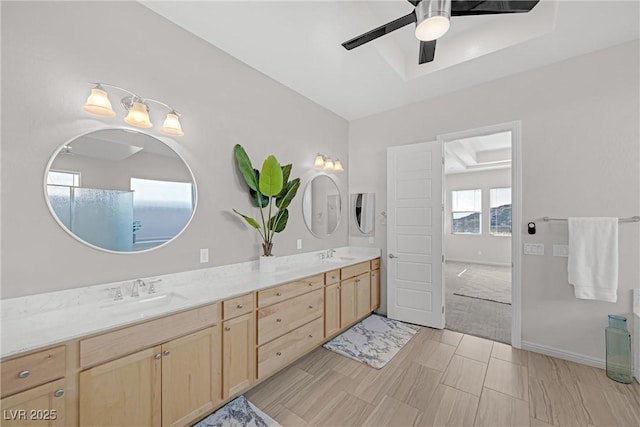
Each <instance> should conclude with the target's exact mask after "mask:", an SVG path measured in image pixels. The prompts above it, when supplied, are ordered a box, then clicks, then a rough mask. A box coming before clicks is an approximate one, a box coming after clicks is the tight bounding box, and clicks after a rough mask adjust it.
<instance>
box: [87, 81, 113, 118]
mask: <svg viewBox="0 0 640 427" xmlns="http://www.w3.org/2000/svg"><path fill="white" fill-rule="evenodd" d="M82 109H83V110H84V111H86V112H88V113H91V114H95V115H96V116H104V117H113V116H115V115H116V112H115V111H113V108H111V102H110V101H109V95H107V92H105V91H104V90H103V89H100V88H97V87H96V88H93V89H91V95H89V97H88V98H87V103H86V104H84V106H83V107H82Z"/></svg>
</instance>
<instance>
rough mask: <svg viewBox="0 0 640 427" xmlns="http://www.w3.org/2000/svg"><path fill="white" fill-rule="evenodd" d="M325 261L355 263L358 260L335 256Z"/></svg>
mask: <svg viewBox="0 0 640 427" xmlns="http://www.w3.org/2000/svg"><path fill="white" fill-rule="evenodd" d="M324 260H325V261H329V262H349V261H355V260H356V258H352V257H348V256H334V257H332V258H325V259H324Z"/></svg>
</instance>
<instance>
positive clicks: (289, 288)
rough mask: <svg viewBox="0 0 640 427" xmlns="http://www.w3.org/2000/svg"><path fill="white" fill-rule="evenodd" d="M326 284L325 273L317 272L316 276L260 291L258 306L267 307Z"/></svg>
mask: <svg viewBox="0 0 640 427" xmlns="http://www.w3.org/2000/svg"><path fill="white" fill-rule="evenodd" d="M323 286H324V274H316V275H315V276H311V277H307V278H305V279H300V280H296V281H294V282H289V283H285V284H284V285H280V286H275V287H273V288H269V289H265V290H264V291H259V292H258V308H262V307H266V306H268V305H272V304H275V303H278V302H280V301H285V300H288V299H290V298H293V297H296V296H298V295H302V294H306V293H307V292H310V291H314V290H316V289H322V287H323Z"/></svg>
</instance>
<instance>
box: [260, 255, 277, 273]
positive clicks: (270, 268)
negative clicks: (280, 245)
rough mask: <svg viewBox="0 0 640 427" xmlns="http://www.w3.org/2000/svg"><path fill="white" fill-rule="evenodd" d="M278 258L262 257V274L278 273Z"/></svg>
mask: <svg viewBox="0 0 640 427" xmlns="http://www.w3.org/2000/svg"><path fill="white" fill-rule="evenodd" d="M276 264H277V258H276V257H275V256H273V255H271V256H264V255H262V256H261V257H260V272H261V273H273V272H275V271H276Z"/></svg>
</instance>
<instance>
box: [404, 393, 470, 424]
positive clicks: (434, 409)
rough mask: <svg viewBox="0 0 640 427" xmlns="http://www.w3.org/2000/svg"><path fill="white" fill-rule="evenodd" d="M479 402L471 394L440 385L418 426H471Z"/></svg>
mask: <svg viewBox="0 0 640 427" xmlns="http://www.w3.org/2000/svg"><path fill="white" fill-rule="evenodd" d="M479 400H480V399H478V397H477V396H474V395H472V394H470V393H465V392H464V391H460V390H456V389H455V388H453V387H449V386H447V385H444V384H439V385H438V386H437V387H436V390H435V392H434V393H433V396H432V398H431V401H430V402H429V405H428V406H427V407H426V408H425V409H424V411H423V414H422V417H420V419H419V420H418V424H417V425H419V426H471V425H473V420H474V418H475V416H476V411H477V409H478V402H479Z"/></svg>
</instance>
